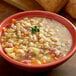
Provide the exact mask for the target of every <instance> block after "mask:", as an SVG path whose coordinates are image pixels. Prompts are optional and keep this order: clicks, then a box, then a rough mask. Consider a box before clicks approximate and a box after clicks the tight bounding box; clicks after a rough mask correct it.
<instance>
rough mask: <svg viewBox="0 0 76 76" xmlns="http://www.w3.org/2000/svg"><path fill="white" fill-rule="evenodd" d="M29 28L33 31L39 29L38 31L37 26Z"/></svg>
mask: <svg viewBox="0 0 76 76" xmlns="http://www.w3.org/2000/svg"><path fill="white" fill-rule="evenodd" d="M30 30H31V31H32V32H33V33H36V32H39V31H40V30H39V28H38V27H37V26H34V27H31V28H30Z"/></svg>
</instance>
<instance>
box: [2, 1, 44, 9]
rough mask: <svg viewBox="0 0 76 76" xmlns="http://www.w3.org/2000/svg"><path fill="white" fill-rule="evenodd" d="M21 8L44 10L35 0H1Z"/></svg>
mask: <svg viewBox="0 0 76 76" xmlns="http://www.w3.org/2000/svg"><path fill="white" fill-rule="evenodd" d="M3 1H5V2H7V3H9V4H11V5H14V6H16V7H18V8H20V9H22V10H44V9H43V8H42V7H41V6H40V5H39V3H37V2H36V1H35V0H3Z"/></svg>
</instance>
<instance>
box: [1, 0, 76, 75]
mask: <svg viewBox="0 0 76 76" xmlns="http://www.w3.org/2000/svg"><path fill="white" fill-rule="evenodd" d="M20 11H22V10H20V9H18V8H16V7H13V6H11V5H9V4H7V3H5V2H3V1H2V0H0V22H1V21H3V20H4V19H5V18H7V17H8V16H10V15H12V14H14V13H17V12H20ZM60 14H61V15H63V16H64V17H66V18H68V19H69V20H70V21H72V23H73V24H75V25H76V20H74V19H72V18H71V17H70V16H68V15H67V13H63V12H61V13H60ZM0 76H76V53H75V54H74V55H73V56H72V57H71V58H70V59H69V60H68V61H67V62H65V63H64V64H62V65H61V66H59V67H58V68H56V69H54V70H52V71H49V72H43V73H29V72H26V71H22V70H20V69H17V68H15V67H13V66H11V65H10V64H9V63H8V62H7V61H5V60H4V59H3V58H2V57H1V56H0Z"/></svg>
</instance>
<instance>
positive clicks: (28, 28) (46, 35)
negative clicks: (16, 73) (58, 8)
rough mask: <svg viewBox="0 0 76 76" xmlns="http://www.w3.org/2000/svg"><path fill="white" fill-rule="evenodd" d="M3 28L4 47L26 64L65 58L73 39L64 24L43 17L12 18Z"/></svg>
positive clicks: (12, 55)
mask: <svg viewBox="0 0 76 76" xmlns="http://www.w3.org/2000/svg"><path fill="white" fill-rule="evenodd" d="M11 21H12V23H11V25H10V26H9V27H8V25H7V26H6V27H3V28H2V33H3V35H2V38H1V44H2V48H3V50H4V52H5V53H6V54H7V55H8V56H9V57H11V58H13V59H15V60H17V61H19V62H22V63H25V64H32V65H38V64H47V63H52V62H55V61H57V60H60V59H62V58H63V57H65V56H66V55H67V54H68V52H69V51H70V49H71V46H72V37H71V34H70V32H69V31H68V29H67V28H66V27H65V26H64V25H63V24H61V23H59V22H57V21H55V20H52V19H48V18H41V17H32V18H28V17H25V18H23V19H21V20H16V19H12V20H11Z"/></svg>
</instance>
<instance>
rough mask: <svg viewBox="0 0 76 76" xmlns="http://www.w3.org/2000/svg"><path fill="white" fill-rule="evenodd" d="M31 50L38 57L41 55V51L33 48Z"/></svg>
mask: <svg viewBox="0 0 76 76" xmlns="http://www.w3.org/2000/svg"><path fill="white" fill-rule="evenodd" d="M31 50H32V51H33V52H34V53H35V54H36V55H39V53H40V49H38V48H34V47H32V48H31Z"/></svg>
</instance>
